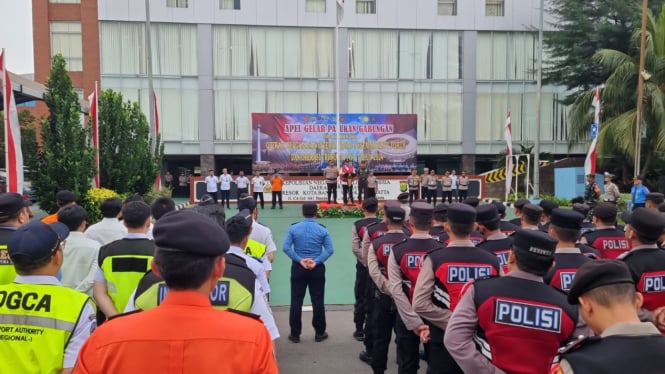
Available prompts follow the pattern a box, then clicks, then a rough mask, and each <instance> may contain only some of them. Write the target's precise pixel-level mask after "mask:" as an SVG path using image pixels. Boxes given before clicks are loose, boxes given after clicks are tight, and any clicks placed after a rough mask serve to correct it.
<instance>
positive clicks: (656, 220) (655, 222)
mask: <svg viewBox="0 0 665 374" xmlns="http://www.w3.org/2000/svg"><path fill="white" fill-rule="evenodd" d="M621 218H622V219H623V220H624V222H626V238H627V239H628V240H630V241H631V243H632V249H631V250H630V252H626V253H624V254H623V255H621V256H619V257H618V258H619V259H621V260H623V261H624V262H625V263H626V265H628V269H630V274H631V276H632V277H633V281H634V282H635V285H636V287H637V292H641V293H642V295H643V296H644V303H643V304H642V310H641V313H640V319H642V320H646V321H654V322H655V318H654V317H655V314H656V313H654V312H655V311H657V310H659V309H660V308H662V307H664V306H665V283H663V280H664V279H665V251H663V250H662V249H660V248H658V247H657V245H656V241H657V240H658V238H659V237H660V235H661V234H662V232H663V229H665V218H663V216H661V215H660V213H658V212H655V211H653V210H651V209H647V208H636V209H635V210H634V211H632V212H624V213H623V214H622V215H621Z"/></svg>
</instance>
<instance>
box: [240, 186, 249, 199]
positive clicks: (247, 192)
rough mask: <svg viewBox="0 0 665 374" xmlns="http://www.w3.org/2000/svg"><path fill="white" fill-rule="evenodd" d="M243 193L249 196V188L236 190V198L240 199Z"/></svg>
mask: <svg viewBox="0 0 665 374" xmlns="http://www.w3.org/2000/svg"><path fill="white" fill-rule="evenodd" d="M244 193H246V194H249V188H248V187H245V188H238V197H240V195H241V194H244Z"/></svg>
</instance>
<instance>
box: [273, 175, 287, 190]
mask: <svg viewBox="0 0 665 374" xmlns="http://www.w3.org/2000/svg"><path fill="white" fill-rule="evenodd" d="M282 185H284V179H282V177H279V176H277V177H272V179H271V180H270V186H271V187H272V190H273V191H275V192H278V191H281V190H282Z"/></svg>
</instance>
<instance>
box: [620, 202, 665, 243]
mask: <svg viewBox="0 0 665 374" xmlns="http://www.w3.org/2000/svg"><path fill="white" fill-rule="evenodd" d="M621 218H622V219H623V220H624V222H626V223H627V224H629V225H630V226H631V227H632V228H633V229H634V230H635V231H637V232H638V233H639V234H640V235H641V236H643V237H644V238H645V239H648V240H650V241H655V240H656V239H658V238H659V237H660V235H661V234H662V233H663V229H665V218H664V217H663V216H661V215H660V213H659V212H656V211H653V210H651V209H647V208H637V209H635V210H633V211H632V212H623V214H622V215H621Z"/></svg>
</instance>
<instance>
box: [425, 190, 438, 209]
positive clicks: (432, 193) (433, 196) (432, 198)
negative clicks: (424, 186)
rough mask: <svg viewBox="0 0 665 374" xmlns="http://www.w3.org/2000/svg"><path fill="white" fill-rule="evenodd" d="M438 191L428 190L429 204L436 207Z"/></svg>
mask: <svg viewBox="0 0 665 374" xmlns="http://www.w3.org/2000/svg"><path fill="white" fill-rule="evenodd" d="M436 195H437V192H436V190H430V189H428V190H427V202H428V203H430V204H434V205H436Z"/></svg>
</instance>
